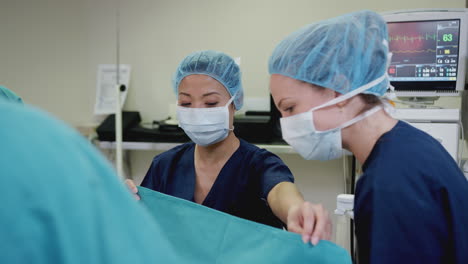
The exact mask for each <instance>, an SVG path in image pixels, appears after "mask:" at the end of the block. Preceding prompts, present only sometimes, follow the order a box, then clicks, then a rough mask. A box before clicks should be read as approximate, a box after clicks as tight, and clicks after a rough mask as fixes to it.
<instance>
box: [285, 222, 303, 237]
mask: <svg viewBox="0 0 468 264" xmlns="http://www.w3.org/2000/svg"><path fill="white" fill-rule="evenodd" d="M288 231H289V232H293V233H298V234H301V233H302V228H301V226H300V225H299V223H298V222H297V221H294V220H291V221H288Z"/></svg>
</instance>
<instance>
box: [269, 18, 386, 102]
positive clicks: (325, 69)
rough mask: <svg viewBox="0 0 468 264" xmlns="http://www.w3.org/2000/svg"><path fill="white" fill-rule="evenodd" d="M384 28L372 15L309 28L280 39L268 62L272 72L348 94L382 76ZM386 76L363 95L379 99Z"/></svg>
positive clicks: (326, 22)
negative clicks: (372, 95)
mask: <svg viewBox="0 0 468 264" xmlns="http://www.w3.org/2000/svg"><path fill="white" fill-rule="evenodd" d="M386 41H388V33H387V24H386V23H385V21H384V20H383V18H382V17H381V16H380V15H378V14H377V13H375V12H372V11H360V12H355V13H350V14H347V15H343V16H340V17H336V18H333V19H328V20H324V21H320V22H318V23H315V24H310V25H307V26H305V27H303V28H302V29H300V30H298V31H296V32H294V33H292V34H291V35H289V36H288V37H286V38H285V39H284V40H283V41H281V42H280V43H279V44H278V46H277V47H276V48H275V50H274V51H273V54H272V55H271V57H270V61H269V72H270V74H281V75H284V76H288V77H290V78H293V79H297V80H300V81H304V82H308V83H312V84H315V85H318V86H322V87H326V88H329V89H332V90H335V91H337V92H339V93H342V94H346V93H348V92H350V91H353V90H355V89H357V88H359V87H361V86H363V85H365V84H367V83H369V82H371V81H373V80H375V79H378V78H379V77H381V76H383V75H385V74H386V71H387V60H388V58H387V55H388V45H387V44H384V42H386ZM388 86H389V80H388V77H386V78H385V79H384V81H382V82H380V83H379V84H377V85H375V86H374V87H372V88H370V89H368V90H366V91H364V92H363V93H367V94H374V95H377V96H382V95H383V94H384V93H385V91H386V90H387V88H388Z"/></svg>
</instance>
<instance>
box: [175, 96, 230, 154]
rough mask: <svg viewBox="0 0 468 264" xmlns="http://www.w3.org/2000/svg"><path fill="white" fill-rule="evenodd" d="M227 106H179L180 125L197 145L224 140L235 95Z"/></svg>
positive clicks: (206, 144) (178, 117)
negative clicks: (230, 106)
mask: <svg viewBox="0 0 468 264" xmlns="http://www.w3.org/2000/svg"><path fill="white" fill-rule="evenodd" d="M235 96H236V95H234V96H232V97H231V99H230V100H229V101H228V102H227V104H226V105H225V106H221V107H211V108H190V107H182V106H177V119H178V120H179V127H181V128H182V129H183V130H184V131H185V134H187V136H188V137H189V138H190V139H191V140H192V141H193V142H194V143H195V144H197V145H200V146H209V145H212V144H215V143H218V142H220V141H222V140H224V139H225V138H226V137H227V136H228V134H229V131H230V130H233V129H230V128H229V105H231V103H232V101H233V100H234V97H235Z"/></svg>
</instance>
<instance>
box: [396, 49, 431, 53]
mask: <svg viewBox="0 0 468 264" xmlns="http://www.w3.org/2000/svg"><path fill="white" fill-rule="evenodd" d="M423 52H434V53H435V52H436V50H433V49H426V50H396V51H392V53H423Z"/></svg>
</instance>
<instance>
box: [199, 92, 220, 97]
mask: <svg viewBox="0 0 468 264" xmlns="http://www.w3.org/2000/svg"><path fill="white" fill-rule="evenodd" d="M213 94H217V95H221V94H220V93H218V92H210V93H206V94H204V95H203V97H206V96H210V95H213Z"/></svg>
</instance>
